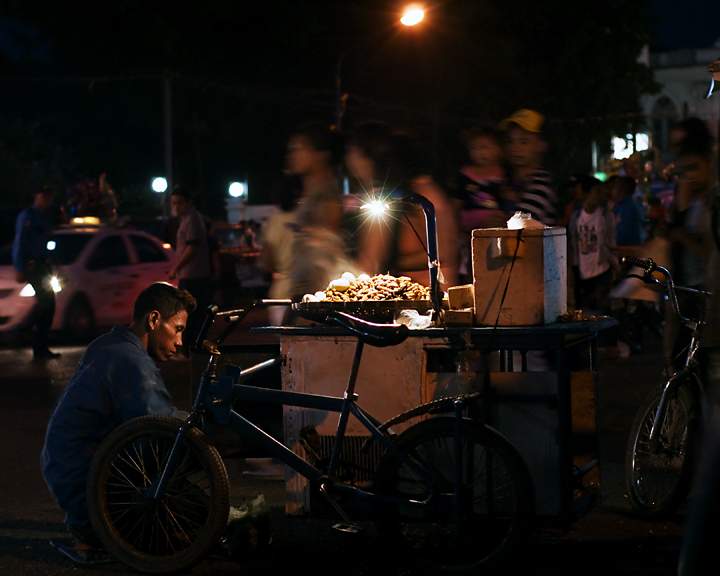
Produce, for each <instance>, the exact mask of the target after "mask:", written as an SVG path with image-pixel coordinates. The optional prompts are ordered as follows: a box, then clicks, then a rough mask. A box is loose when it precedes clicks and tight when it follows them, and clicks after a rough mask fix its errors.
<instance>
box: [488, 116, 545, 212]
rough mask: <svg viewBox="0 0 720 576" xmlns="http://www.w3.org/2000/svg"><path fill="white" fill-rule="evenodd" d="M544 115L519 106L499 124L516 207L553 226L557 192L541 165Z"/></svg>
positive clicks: (543, 149)
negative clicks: (503, 134) (504, 137)
mask: <svg viewBox="0 0 720 576" xmlns="http://www.w3.org/2000/svg"><path fill="white" fill-rule="evenodd" d="M544 121H545V117H544V116H543V115H542V114H540V113H538V112H535V111H534V110H527V109H522V110H518V111H517V112H515V113H514V114H513V115H512V116H510V117H509V118H506V119H505V120H503V121H502V122H501V123H500V128H501V129H502V130H505V132H506V138H507V144H506V151H507V157H508V161H509V162H510V166H511V174H510V189H511V190H512V192H514V194H515V200H516V209H517V210H519V211H521V212H526V213H529V214H531V215H532V217H533V219H535V220H537V221H539V222H542V223H543V224H545V225H547V226H555V225H556V224H557V221H558V217H557V194H556V193H555V190H554V189H553V179H552V175H551V174H550V173H549V172H548V171H547V170H545V169H544V168H543V167H542V159H543V154H544V153H545V151H546V150H547V142H546V141H545V138H544V137H543V133H542V127H543V123H544Z"/></svg>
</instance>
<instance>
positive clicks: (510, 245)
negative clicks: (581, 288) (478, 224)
mask: <svg viewBox="0 0 720 576" xmlns="http://www.w3.org/2000/svg"><path fill="white" fill-rule="evenodd" d="M517 234H518V231H517V230H509V229H507V228H486V229H481V230H473V232H472V266H473V284H474V286H475V324H477V325H482V326H494V325H495V321H496V319H497V321H498V322H497V324H498V326H533V325H538V324H551V323H553V322H556V321H557V317H558V316H559V315H560V314H563V313H564V312H565V311H566V310H567V238H566V235H565V228H562V227H554V228H538V229H533V228H525V229H523V230H522V234H521V237H520V238H521V239H520V246H519V247H518V251H517V257H516V259H515V265H514V266H513V268H512V275H511V276H510V283H509V285H508V290H507V295H506V297H505V301H504V302H503V305H502V310H500V314H499V318H498V310H499V308H500V301H501V300H502V297H503V293H504V291H505V286H506V285H507V282H508V276H509V275H510V268H511V265H512V261H513V255H514V254H515V248H516V246H517Z"/></svg>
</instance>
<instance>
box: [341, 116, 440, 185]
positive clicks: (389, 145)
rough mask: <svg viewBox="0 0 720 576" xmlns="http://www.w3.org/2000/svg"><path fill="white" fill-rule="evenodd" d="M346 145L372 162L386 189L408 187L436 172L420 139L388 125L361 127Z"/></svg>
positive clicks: (380, 123)
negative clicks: (354, 148) (412, 181)
mask: <svg viewBox="0 0 720 576" xmlns="http://www.w3.org/2000/svg"><path fill="white" fill-rule="evenodd" d="M346 142H347V145H348V146H355V147H357V148H358V149H359V150H360V151H361V152H362V153H363V154H364V155H365V156H367V157H368V158H369V159H370V160H372V162H373V164H374V165H375V174H376V177H377V178H378V179H379V183H381V184H383V186H384V187H386V188H389V189H392V188H395V187H405V186H407V184H408V181H409V180H410V179H412V178H416V177H417V176H421V175H424V174H430V173H431V172H432V170H430V164H431V161H430V158H429V155H428V154H427V151H426V150H425V149H424V148H423V146H422V145H421V144H420V143H419V141H418V139H417V138H415V137H414V136H413V135H412V134H410V133H408V132H404V131H400V130H393V129H392V128H391V127H390V126H389V125H387V124H385V123H384V122H380V121H376V120H369V121H366V122H362V123H359V124H357V125H356V126H355V127H354V128H353V130H352V132H350V133H349V134H348V137H347V141H346Z"/></svg>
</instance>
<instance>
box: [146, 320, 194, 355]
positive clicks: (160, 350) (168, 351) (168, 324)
mask: <svg viewBox="0 0 720 576" xmlns="http://www.w3.org/2000/svg"><path fill="white" fill-rule="evenodd" d="M187 318H188V314H187V312H186V311H185V310H181V311H180V312H178V313H177V314H175V315H174V316H171V317H170V318H168V319H167V320H166V319H165V318H163V317H162V316H160V313H159V312H157V311H153V312H152V313H151V314H150V317H149V322H150V331H149V332H148V346H147V351H148V354H150V357H151V358H152V359H153V360H157V361H158V362H165V360H167V359H168V358H170V356H172V355H173V354H175V352H176V351H177V348H179V347H180V346H182V332H183V330H185V326H186V324H187Z"/></svg>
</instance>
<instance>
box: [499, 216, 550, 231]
mask: <svg viewBox="0 0 720 576" xmlns="http://www.w3.org/2000/svg"><path fill="white" fill-rule="evenodd" d="M507 227H508V228H509V229H510V230H517V229H518V228H547V226H545V224H543V223H542V222H538V221H537V220H533V217H532V214H528V213H526V212H515V214H514V215H513V216H512V218H510V220H508V221H507Z"/></svg>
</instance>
